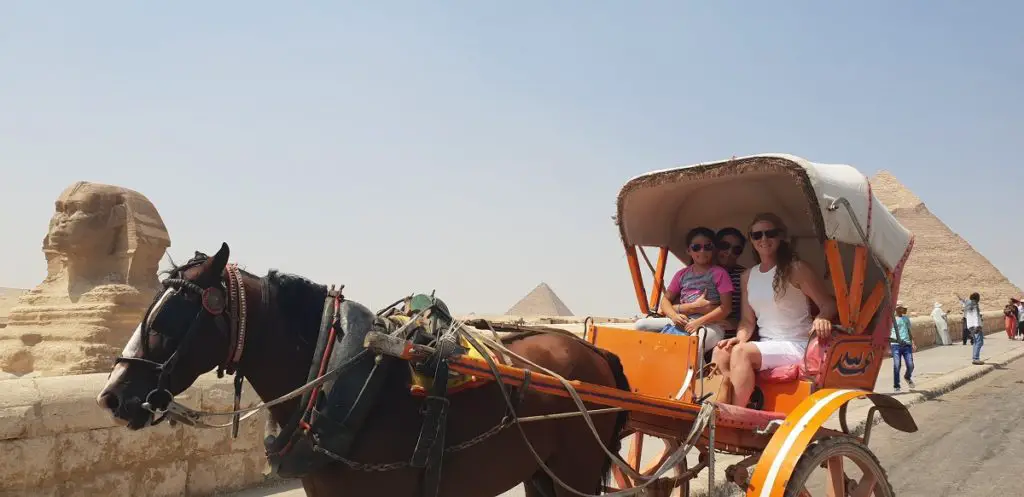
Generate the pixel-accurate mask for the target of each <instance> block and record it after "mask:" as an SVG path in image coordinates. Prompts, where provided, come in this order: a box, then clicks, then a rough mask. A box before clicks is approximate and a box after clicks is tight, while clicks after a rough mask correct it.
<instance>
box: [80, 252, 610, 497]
mask: <svg viewBox="0 0 1024 497" xmlns="http://www.w3.org/2000/svg"><path fill="white" fill-rule="evenodd" d="M229 253H230V250H229V248H228V245H227V243H223V244H222V245H221V247H220V249H219V250H218V251H217V253H216V254H214V256H213V257H209V256H207V255H205V254H203V253H201V252H198V251H196V253H195V257H193V258H192V259H190V260H189V261H187V262H186V263H184V264H182V265H181V266H175V267H173V268H172V269H171V270H169V271H168V272H167V273H168V277H167V278H165V279H164V280H163V286H164V291H163V292H160V293H159V294H158V295H156V296H155V297H154V300H153V303H152V304H150V306H149V308H148V309H147V311H146V314H145V315H144V317H143V319H142V321H141V322H140V324H139V326H138V327H137V328H136V330H135V332H134V334H133V335H132V337H131V339H130V340H129V341H128V343H127V345H126V346H125V348H124V351H123V352H122V354H121V356H119V357H118V358H117V359H116V360H115V363H114V366H113V369H112V371H111V373H110V376H109V377H108V381H107V383H106V384H105V385H104V387H103V389H102V390H101V391H100V392H99V394H98V396H97V398H96V402H97V403H98V404H99V405H100V406H101V408H103V409H105V410H109V411H110V413H111V414H112V415H113V416H114V418H115V420H117V421H118V422H119V423H120V424H122V425H125V426H126V427H127V429H129V430H141V429H144V428H146V427H148V426H152V425H153V424H155V423H159V422H160V421H162V418H158V417H157V416H156V415H155V412H154V411H155V410H154V409H153V408H152V407H151V406H150V404H147V402H154V403H155V402H156V401H155V400H154V399H153V397H152V396H153V394H154V392H158V391H164V392H165V393H166V395H167V396H168V398H167V399H166V401H167V402H170V400H171V398H172V397H173V396H175V395H178V394H180V393H182V392H184V391H185V390H186V389H187V388H188V387H190V386H191V385H192V384H193V383H194V382H195V381H196V379H197V378H198V377H199V376H200V375H202V374H206V373H209V372H211V371H213V370H214V369H215V368H216V369H217V371H218V373H219V374H220V373H223V372H224V371H226V372H227V373H228V374H235V375H236V380H237V379H240V378H241V375H243V374H244V377H245V378H246V379H247V380H248V382H249V384H250V385H251V387H252V388H253V390H254V392H255V393H256V394H257V395H258V396H259V397H260V398H261V399H262V400H263V401H264V402H267V401H272V400H274V399H281V398H282V397H283V396H286V395H287V394H288V393H289V392H293V391H294V390H296V389H297V388H299V387H301V386H303V385H304V384H306V383H307V378H308V373H309V372H310V368H311V365H312V364H311V363H312V361H313V356H314V352H315V349H316V347H317V343H318V339H320V335H321V334H322V331H321V320H322V319H323V313H324V310H325V305H326V303H328V302H330V300H329V298H328V296H329V289H328V288H327V287H326V286H325V285H322V284H318V283H315V282H313V281H311V280H309V279H307V278H305V277H302V276H298V275H294V274H289V273H283V272H279V271H277V270H273V269H272V270H270V271H268V272H267V274H266V276H263V277H258V276H254V275H252V274H250V273H248V272H246V271H244V270H241V269H239V268H238V266H237V265H234V264H232V265H229V264H228V256H229ZM350 302H351V301H350ZM222 309H229V310H230V311H231V312H227V311H225V312H220V310H222ZM502 341H503V343H504V344H505V345H506V346H507V347H508V350H509V351H511V352H513V353H514V354H512V356H513V357H514V356H515V355H518V356H520V357H521V358H522V359H528V360H529V361H531V362H533V363H534V364H535V365H536V366H542V367H543V368H547V369H549V370H551V371H553V372H555V373H557V374H559V375H561V376H563V377H565V378H566V379H569V380H579V381H581V382H587V383H592V384H598V385H604V386H609V387H613V388H618V389H622V390H627V391H628V390H629V382H628V380H627V378H626V376H625V373H624V372H623V368H622V365H621V364H620V362H619V358H618V357H617V356H615V354H613V353H611V352H608V351H605V350H603V349H599V348H597V347H594V346H592V345H591V344H589V343H587V342H586V341H584V340H582V339H580V338H579V337H576V336H574V335H571V334H568V333H566V334H557V333H521V334H517V335H513V336H507V337H505V338H502ZM378 359H379V358H378ZM395 361H400V360H399V359H395ZM398 365H399V366H405V367H390V368H389V369H388V370H387V373H386V378H385V379H384V380H383V383H382V386H381V389H380V391H379V394H378V395H377V396H376V399H374V401H373V404H372V406H371V407H370V408H369V409H370V410H369V413H368V415H367V416H366V418H365V423H364V424H363V425H362V426H361V427H360V429H359V430H358V433H357V434H356V435H355V440H354V442H353V443H352V446H351V451H350V452H349V453H348V454H347V456H346V459H345V460H344V461H338V462H332V463H331V464H328V465H325V466H323V467H319V468H316V469H314V470H311V471H310V472H309V473H308V474H304V475H301V476H300V478H301V481H302V486H303V488H304V490H305V492H306V495H307V496H310V497H323V496H341V495H346V496H351V495H381V496H414V495H417V496H418V495H429V494H430V492H425V491H424V490H423V488H424V486H423V483H424V471H423V470H422V469H420V468H419V467H413V466H410V464H409V460H410V454H411V453H412V452H413V449H414V447H415V446H416V444H417V440H418V437H420V429H421V426H422V424H423V418H424V415H423V414H422V409H423V407H424V399H423V397H422V396H415V395H412V393H411V391H410V386H409V382H410V378H411V376H410V375H411V372H410V368H409V367H408V366H407V365H406V363H404V362H399V363H398ZM511 365H512V366H515V367H521V368H524V369H529V370H531V371H536V370H537V369H536V368H534V367H533V366H529V365H527V364H526V363H524V362H522V361H519V359H512V362H511ZM342 378H343V377H342V376H339V377H338V381H339V382H340V381H341V379H342ZM502 386H503V385H499V384H498V382H496V381H490V382H487V383H484V384H483V385H479V386H475V387H473V388H469V389H466V390H463V391H460V392H458V393H454V394H452V395H450V396H449V397H448V402H450V404H449V409H448V415H447V424H446V426H447V430H446V435H445V437H444V438H443V440H444V444H445V446H446V447H447V449H448V450H446V452H445V453H444V456H443V464H442V465H440V470H439V471H440V475H439V477H438V479H439V481H438V482H437V485H436V487H435V489H436V492H433V493H436V495H438V496H440V497H456V496H457V497H472V496H495V495H499V494H501V493H502V492H505V491H507V490H509V489H511V488H513V487H515V486H516V485H518V484H520V483H525V491H526V492H525V493H526V495H527V496H530V497H567V496H569V495H578V494H576V493H573V492H572V491H570V490H567V489H566V488H564V487H563V486H561V485H556V484H555V482H554V481H553V479H552V478H551V477H550V476H549V474H548V473H547V472H545V471H543V467H542V466H541V465H540V464H539V462H538V459H539V461H541V462H543V463H544V464H546V465H547V467H548V468H549V470H550V471H551V472H552V473H553V474H554V475H555V476H556V477H557V478H558V479H559V480H561V481H562V482H563V483H564V485H568V486H569V487H572V489H573V490H575V491H576V492H580V493H592V494H600V493H601V491H602V490H603V488H604V487H605V486H606V483H607V481H606V480H607V478H608V475H609V469H610V464H611V462H612V461H611V458H610V457H608V452H605V450H604V449H603V448H602V447H601V446H599V445H598V441H597V440H596V439H595V438H596V437H595V432H596V433H597V434H599V435H600V437H601V443H602V444H604V446H605V447H606V448H608V450H610V451H611V452H612V453H614V454H618V450H619V448H620V434H621V433H622V430H623V427H624V425H625V423H626V420H627V418H628V414H627V413H626V412H625V411H619V412H605V413H595V414H593V415H592V421H593V425H594V428H596V430H592V429H591V428H589V427H588V426H587V425H586V424H585V422H584V420H582V419H581V418H580V417H578V416H577V417H562V416H556V417H553V418H549V419H541V420H539V421H536V422H529V423H523V424H521V425H520V426H519V427H518V428H521V430H517V429H511V428H510V429H502V428H503V426H502V422H503V420H507V418H506V416H507V415H508V414H509V408H510V406H512V407H513V408H514V411H515V413H516V415H518V416H520V417H523V416H530V417H535V416H543V415H551V414H556V413H566V412H573V411H578V408H577V405H576V404H575V403H574V402H573V401H571V400H570V399H567V398H563V397H560V396H555V395H549V394H544V393H541V392H538V391H534V390H531V389H530V388H529V387H528V386H525V388H523V387H520V388H511V387H509V386H504V387H505V388H506V389H507V391H509V392H512V393H513V394H515V395H516V396H517V401H516V402H515V403H514V404H511V403H508V402H505V400H507V398H505V397H503V395H504V393H503V392H502V390H500V389H501V388H502ZM236 388H241V383H240V382H237V381H236ZM236 395H237V391H236ZM302 407H303V406H301V405H300V399H299V398H290V399H288V400H287V401H285V402H281V403H278V404H275V405H273V406H271V407H269V408H268V410H269V414H270V419H271V420H272V421H273V422H274V423H276V425H277V426H278V427H284V426H287V425H288V423H289V422H292V420H293V417H294V416H295V413H296V412H297V411H299V410H300V409H301V408H302ZM596 407H604V406H596ZM587 408H588V409H592V408H594V407H592V406H590V405H589V404H588V405H587ZM156 412H159V411H158V410H157V411H156ZM524 439H525V440H524ZM525 442H528V443H529V445H531V446H532V448H533V449H534V451H535V453H531V452H530V450H529V447H527V443H525ZM269 443H270V442H269V441H268V442H265V444H269ZM268 447H269V445H268ZM269 454H270V450H269V449H268V455H269Z"/></svg>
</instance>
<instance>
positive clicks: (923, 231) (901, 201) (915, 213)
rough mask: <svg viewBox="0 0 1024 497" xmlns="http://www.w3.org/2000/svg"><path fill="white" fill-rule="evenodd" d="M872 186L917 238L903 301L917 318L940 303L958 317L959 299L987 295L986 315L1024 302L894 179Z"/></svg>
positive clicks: (879, 178)
mask: <svg viewBox="0 0 1024 497" xmlns="http://www.w3.org/2000/svg"><path fill="white" fill-rule="evenodd" d="M870 181H871V189H872V192H874V194H875V196H877V197H878V199H879V200H880V201H881V202H882V204H883V205H885V206H886V207H887V208H888V209H889V211H890V212H892V213H893V215H894V216H896V219H898V220H899V221H900V223H901V224H903V226H905V227H906V228H907V229H909V230H910V231H911V232H913V233H914V248H913V249H912V250H911V252H910V258H909V259H908V260H907V265H906V267H905V268H904V270H903V280H902V282H901V283H900V296H899V299H900V300H902V301H903V302H904V303H905V304H906V305H907V310H908V312H909V313H910V314H911V315H913V314H917V315H928V314H930V313H931V312H932V308H933V307H934V305H935V302H941V303H942V307H943V309H945V310H946V311H949V312H950V314H957V313H959V312H960V311H961V307H960V302H959V301H957V300H956V296H955V295H954V294H955V293H959V294H960V296H962V297H964V298H967V297H968V296H969V295H970V294H971V292H978V293H979V294H981V310H982V311H983V312H989V311H1000V310H1002V308H1003V306H1004V305H1006V303H1007V301H1008V299H1009V298H1010V297H1020V295H1021V289H1020V288H1018V287H1017V286H1016V285H1014V284H1013V283H1011V282H1010V280H1009V279H1008V278H1007V277H1006V276H1005V275H1003V273H1002V272H1000V271H999V269H998V268H996V267H995V266H994V265H993V264H992V262H991V261H989V260H988V259H987V258H986V257H985V256H983V255H981V253H979V252H978V251H977V250H975V249H974V247H972V246H971V244H970V243H968V242H967V240H964V239H963V238H962V237H960V235H958V234H956V233H954V232H953V230H951V229H949V227H948V226H946V224H945V223H943V222H942V221H941V220H940V219H939V218H938V217H936V216H935V215H934V214H932V213H931V211H929V210H928V207H926V206H925V204H924V202H922V201H921V199H920V198H918V197H917V195H914V194H913V192H911V191H910V190H909V189H908V188H907V187H905V186H903V184H901V183H900V182H899V180H897V179H896V177H895V176H893V175H892V173H890V172H888V171H880V172H879V173H878V174H876V175H875V176H874V177H873V178H871V180H870Z"/></svg>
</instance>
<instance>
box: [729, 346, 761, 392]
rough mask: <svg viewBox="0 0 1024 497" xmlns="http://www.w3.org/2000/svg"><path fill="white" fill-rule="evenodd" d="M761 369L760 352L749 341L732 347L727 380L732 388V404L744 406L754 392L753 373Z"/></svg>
mask: <svg viewBox="0 0 1024 497" xmlns="http://www.w3.org/2000/svg"><path fill="white" fill-rule="evenodd" d="M759 369H761V352H760V351H759V350H757V346H756V345H754V344H753V343H751V342H746V343H741V344H739V345H736V346H735V347H733V348H732V357H731V358H730V373H729V380H730V382H731V383H732V388H733V398H732V400H733V402H732V404H733V405H737V406H744V407H745V406H746V405H747V403H748V402H750V396H751V395H752V394H753V393H754V375H755V373H757V371H758V370H759Z"/></svg>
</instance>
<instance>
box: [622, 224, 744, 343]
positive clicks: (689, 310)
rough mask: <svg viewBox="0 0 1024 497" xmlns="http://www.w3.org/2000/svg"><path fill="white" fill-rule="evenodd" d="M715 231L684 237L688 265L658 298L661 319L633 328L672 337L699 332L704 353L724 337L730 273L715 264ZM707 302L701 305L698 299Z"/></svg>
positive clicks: (703, 230) (729, 305) (730, 302)
mask: <svg viewBox="0 0 1024 497" xmlns="http://www.w3.org/2000/svg"><path fill="white" fill-rule="evenodd" d="M714 251H715V232H714V231H711V230H710V229H708V228H704V227H699V228H694V229H692V230H690V232H689V233H687V235H686V253H687V255H688V256H689V259H690V263H689V265H687V266H686V267H685V268H683V269H681V270H679V272H677V273H676V274H675V275H674V276H672V280H671V282H670V283H669V286H668V288H667V289H666V290H665V294H664V295H662V296H661V312H662V313H663V314H664V315H665V317H664V318H645V319H641V320H639V321H637V322H636V323H635V325H634V326H635V327H636V329H639V330H649V331H660V332H662V333H668V334H674V335H692V334H695V333H698V332H699V331H700V330H704V331H703V332H701V333H700V337H701V340H702V341H703V342H704V352H707V351H709V350H711V349H712V348H714V346H715V344H717V343H718V342H719V341H721V340H722V338H723V337H724V336H725V331H724V324H725V321H726V319H727V318H728V317H729V312H730V311H731V310H732V306H734V305H739V302H733V299H732V292H733V286H732V281H731V280H730V279H729V273H728V272H727V271H726V270H725V269H723V268H722V267H720V266H717V265H715V261H714ZM701 297H703V300H704V301H706V302H709V304H701V303H699V300H700V299H701Z"/></svg>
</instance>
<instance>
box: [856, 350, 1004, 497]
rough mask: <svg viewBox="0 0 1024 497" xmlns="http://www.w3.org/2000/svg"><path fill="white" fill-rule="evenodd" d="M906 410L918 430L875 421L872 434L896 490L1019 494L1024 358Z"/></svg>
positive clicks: (970, 496)
mask: <svg viewBox="0 0 1024 497" xmlns="http://www.w3.org/2000/svg"><path fill="white" fill-rule="evenodd" d="M911 412H912V413H913V415H914V419H915V420H916V421H917V424H918V427H919V428H920V430H919V431H918V432H917V433H901V432H898V431H896V430H893V429H891V428H889V427H887V426H883V425H878V426H876V427H875V430H874V433H873V434H872V439H871V447H872V450H873V451H874V452H875V454H876V455H877V456H878V457H879V460H880V461H881V462H882V464H883V465H884V466H885V467H886V469H887V470H888V472H889V479H890V481H892V483H893V488H894V489H895V490H896V494H897V495H921V496H927V497H945V496H956V497H990V496H1001V495H1007V496H1009V495H1024V483H1022V480H1021V473H1022V472H1021V467H1022V464H1024V429H1022V428H1021V427H1020V426H1019V423H1020V422H1021V418H1022V416H1021V413H1024V360H1020V361H1016V362H1012V363H1010V364H1009V365H1007V366H1006V367H1005V368H1004V369H1000V370H998V371H994V372H992V373H990V374H988V375H986V376H984V377H982V378H981V379H979V380H977V381H975V382H973V383H969V384H967V385H965V386H963V387H961V388H960V389H958V390H955V391H953V392H950V393H948V394H946V395H944V396H942V397H939V398H937V399H933V400H931V401H928V402H925V403H923V404H918V405H916V406H914V407H912V408H911Z"/></svg>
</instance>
